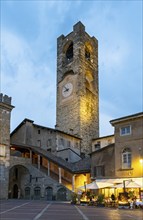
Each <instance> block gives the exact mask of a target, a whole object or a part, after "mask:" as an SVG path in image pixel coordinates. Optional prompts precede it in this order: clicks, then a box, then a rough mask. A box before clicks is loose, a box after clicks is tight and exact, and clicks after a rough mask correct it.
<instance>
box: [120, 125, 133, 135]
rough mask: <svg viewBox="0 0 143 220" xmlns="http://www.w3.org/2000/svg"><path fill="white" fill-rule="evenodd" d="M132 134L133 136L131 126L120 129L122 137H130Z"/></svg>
mask: <svg viewBox="0 0 143 220" xmlns="http://www.w3.org/2000/svg"><path fill="white" fill-rule="evenodd" d="M130 134H131V126H130V125H129V126H126V127H122V128H120V135H121V136H124V135H130Z"/></svg>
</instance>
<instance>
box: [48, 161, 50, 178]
mask: <svg viewBox="0 0 143 220" xmlns="http://www.w3.org/2000/svg"><path fill="white" fill-rule="evenodd" d="M48 176H50V162H49V161H48Z"/></svg>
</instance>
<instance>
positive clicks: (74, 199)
mask: <svg viewBox="0 0 143 220" xmlns="http://www.w3.org/2000/svg"><path fill="white" fill-rule="evenodd" d="M76 202H77V194H76V193H74V192H73V193H72V195H71V204H76Z"/></svg>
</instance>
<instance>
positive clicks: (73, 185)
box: [72, 174, 75, 192]
mask: <svg viewBox="0 0 143 220" xmlns="http://www.w3.org/2000/svg"><path fill="white" fill-rule="evenodd" d="M74 190H75V174H74V175H73V176H72V191H73V192H74Z"/></svg>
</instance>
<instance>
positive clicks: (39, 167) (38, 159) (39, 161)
mask: <svg viewBox="0 0 143 220" xmlns="http://www.w3.org/2000/svg"><path fill="white" fill-rule="evenodd" d="M38 170H40V155H38Z"/></svg>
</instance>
